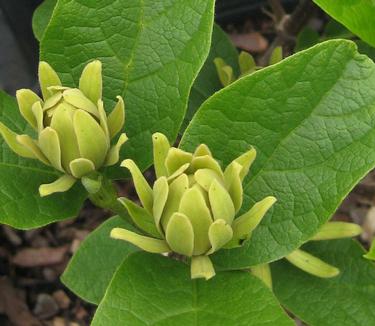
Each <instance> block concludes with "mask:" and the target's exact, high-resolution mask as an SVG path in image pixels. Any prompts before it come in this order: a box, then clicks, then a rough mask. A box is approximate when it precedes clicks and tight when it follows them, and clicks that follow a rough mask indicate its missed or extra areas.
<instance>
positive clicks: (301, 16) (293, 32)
mask: <svg viewBox="0 0 375 326" xmlns="http://www.w3.org/2000/svg"><path fill="white" fill-rule="evenodd" d="M269 4H270V6H271V7H272V10H273V11H274V15H275V18H276V17H279V16H280V14H281V13H282V12H284V14H283V16H282V17H281V18H280V17H279V18H277V19H280V20H279V22H278V23H277V25H276V31H277V36H276V38H275V39H274V40H273V42H272V43H271V45H270V46H269V47H268V49H267V51H266V52H265V53H264V55H263V56H262V57H261V58H260V59H259V64H260V65H261V66H265V65H267V64H268V62H269V58H270V56H271V54H272V52H273V50H274V49H275V48H276V47H278V46H283V47H284V48H285V47H286V46H289V47H291V46H293V45H294V43H295V38H296V36H297V34H298V33H299V32H300V30H301V29H302V28H303V26H304V25H305V24H306V23H307V21H308V20H309V19H310V17H311V16H312V14H313V13H314V11H315V8H316V7H315V5H314V3H313V2H312V1H311V0H301V1H300V2H299V4H298V5H297V7H296V8H295V9H294V11H293V12H292V13H291V14H290V15H287V14H285V11H284V8H282V6H281V4H280V1H279V0H269ZM280 7H281V8H282V9H280Z"/></svg>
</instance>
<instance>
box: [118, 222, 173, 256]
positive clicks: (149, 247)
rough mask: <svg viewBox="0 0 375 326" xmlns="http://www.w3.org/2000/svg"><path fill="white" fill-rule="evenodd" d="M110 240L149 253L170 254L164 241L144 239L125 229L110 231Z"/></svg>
mask: <svg viewBox="0 0 375 326" xmlns="http://www.w3.org/2000/svg"><path fill="white" fill-rule="evenodd" d="M111 238H114V239H119V240H124V241H127V242H130V243H131V244H133V245H135V246H137V247H139V248H141V249H143V250H145V251H148V252H151V253H155V254H162V253H166V252H170V251H171V249H170V248H169V247H168V244H167V243H166V242H165V241H164V240H160V239H154V238H150V237H145V236H143V235H139V234H137V233H134V232H131V231H128V230H126V229H121V228H114V229H112V231H111Z"/></svg>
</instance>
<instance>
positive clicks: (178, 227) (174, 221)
mask: <svg viewBox="0 0 375 326" xmlns="http://www.w3.org/2000/svg"><path fill="white" fill-rule="evenodd" d="M165 238H166V240H167V243H168V245H169V247H170V248H171V249H172V250H173V251H174V252H176V253H178V254H180V255H185V256H188V257H190V256H191V255H192V254H193V250H194V230H193V226H192V225H191V223H190V220H189V219H188V218H187V217H186V215H184V214H181V213H174V214H173V215H172V217H171V219H170V220H169V222H168V225H167V229H166V231H165Z"/></svg>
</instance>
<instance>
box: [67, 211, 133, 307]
mask: <svg viewBox="0 0 375 326" xmlns="http://www.w3.org/2000/svg"><path fill="white" fill-rule="evenodd" d="M114 227H126V228H131V227H130V226H129V225H128V223H126V222H125V221H124V220H123V218H121V217H119V216H114V217H112V218H110V219H109V220H107V221H106V222H104V223H103V224H102V225H100V226H99V227H98V228H97V229H96V230H95V231H94V232H92V233H91V234H90V235H89V236H88V237H87V238H86V239H85V240H84V241H83V242H82V244H81V246H80V247H79V249H78V251H77V252H76V253H75V254H74V256H73V258H72V259H71V260H70V262H69V265H68V267H67V268H66V270H65V272H64V274H63V275H62V277H61V280H62V282H63V283H64V284H65V285H66V286H67V287H68V288H69V289H70V290H71V291H73V292H74V293H75V294H76V295H78V296H79V297H81V298H82V299H84V300H86V301H88V302H91V303H94V304H99V302H100V301H101V299H102V298H103V296H104V293H105V291H106V289H107V287H108V285H109V283H110V281H111V279H112V276H113V274H114V273H115V271H116V269H117V268H118V266H120V265H121V263H122V262H123V261H124V260H125V259H126V257H127V256H128V255H129V253H131V252H134V251H136V250H137V249H136V248H135V247H134V246H132V245H130V244H128V243H125V242H122V243H118V242H116V241H114V240H112V239H111V238H110V237H109V234H110V232H111V230H112V228H114Z"/></svg>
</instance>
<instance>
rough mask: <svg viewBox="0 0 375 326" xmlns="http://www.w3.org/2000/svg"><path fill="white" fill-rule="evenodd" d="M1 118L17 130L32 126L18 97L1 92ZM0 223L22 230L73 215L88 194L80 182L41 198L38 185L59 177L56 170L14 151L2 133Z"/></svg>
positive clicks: (21, 131)
mask: <svg viewBox="0 0 375 326" xmlns="http://www.w3.org/2000/svg"><path fill="white" fill-rule="evenodd" d="M0 121H1V122H3V123H4V124H5V125H7V126H8V127H9V128H10V129H12V130H14V131H15V132H17V133H19V134H20V133H29V134H31V130H30V128H28V127H27V126H26V121H25V120H24V119H23V118H22V117H21V115H20V114H19V111H18V107H17V103H16V101H15V99H14V98H13V97H11V96H9V95H7V94H6V93H4V92H2V91H0ZM0 176H1V177H0V223H3V224H8V225H11V226H13V227H15V228H19V229H30V228H36V227H39V226H42V225H46V224H49V223H52V222H55V221H59V220H64V219H67V218H71V217H74V216H76V215H77V214H78V211H79V209H80V208H81V206H82V203H83V201H84V199H85V197H86V192H85V191H84V190H83V188H82V186H80V185H79V184H78V183H77V185H76V186H75V187H74V188H73V189H71V190H70V191H68V192H66V193H60V194H54V195H51V196H48V197H43V198H41V197H40V196H39V190H38V189H39V186H40V185H41V184H42V183H50V182H52V181H54V180H55V179H57V178H58V177H59V174H58V173H57V172H56V170H53V169H51V168H48V167H47V166H46V165H43V164H41V163H39V162H38V161H36V160H31V159H24V158H21V157H19V156H17V155H16V154H14V153H13V152H12V151H11V150H10V149H9V147H8V145H7V144H6V143H5V142H4V140H3V138H2V137H1V136H0Z"/></svg>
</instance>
